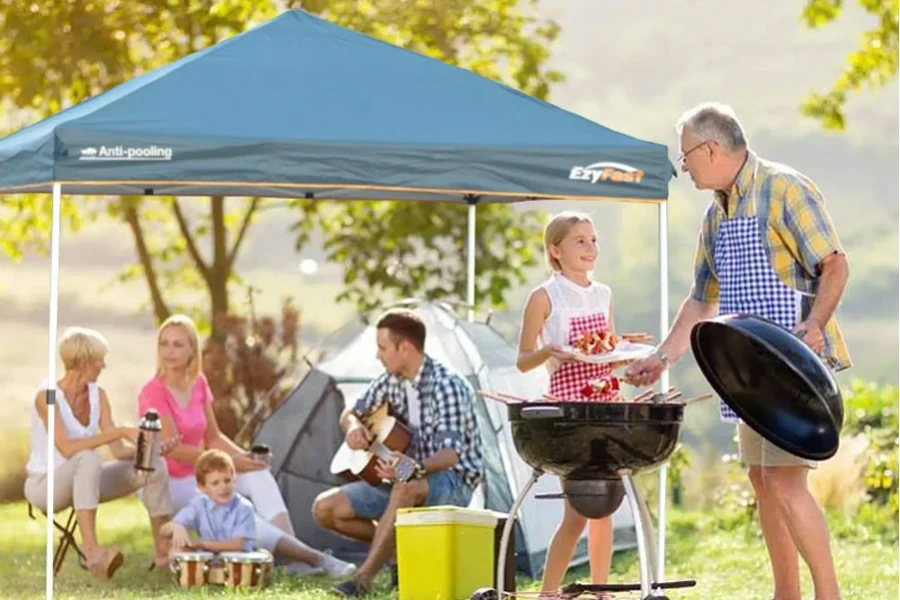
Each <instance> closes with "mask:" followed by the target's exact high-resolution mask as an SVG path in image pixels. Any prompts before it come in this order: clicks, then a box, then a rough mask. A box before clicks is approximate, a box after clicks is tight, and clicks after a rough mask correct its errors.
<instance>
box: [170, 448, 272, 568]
mask: <svg viewBox="0 0 900 600" xmlns="http://www.w3.org/2000/svg"><path fill="white" fill-rule="evenodd" d="M234 480H235V470H234V463H233V462H232V460H231V457H230V456H228V455H227V454H226V453H224V452H222V451H221V450H207V451H206V452H204V453H203V454H201V455H200V458H199V459H197V486H198V487H199V488H200V491H201V492H202V493H201V494H200V495H199V496H197V497H195V498H194V499H193V500H191V502H190V504H188V505H187V506H185V507H184V508H182V509H181V510H180V511H178V514H177V515H175V518H173V519H172V520H171V521H170V522H168V523H166V524H165V525H164V526H163V528H162V530H161V531H162V534H163V535H164V536H167V537H171V538H172V546H171V550H170V552H180V551H183V550H184V549H186V548H192V549H195V550H205V551H207V552H239V551H250V550H253V548H254V546H253V545H254V542H255V541H256V524H255V522H254V512H253V504H251V503H250V501H249V500H247V499H246V498H244V497H242V496H240V495H238V494H236V493H235V492H234ZM189 529H190V530H193V531H195V532H197V536H198V538H199V539H198V541H196V542H192V541H191V539H190V537H189V536H188V530H189Z"/></svg>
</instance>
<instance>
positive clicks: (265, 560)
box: [219, 550, 273, 588]
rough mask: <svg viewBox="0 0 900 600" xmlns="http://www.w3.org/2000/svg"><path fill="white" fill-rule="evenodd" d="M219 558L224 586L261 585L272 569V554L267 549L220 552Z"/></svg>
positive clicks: (254, 586) (252, 586)
mask: <svg viewBox="0 0 900 600" xmlns="http://www.w3.org/2000/svg"><path fill="white" fill-rule="evenodd" d="M219 558H220V559H221V560H222V569H223V571H224V584H225V586H226V587H247V588H259V587H263V586H265V585H266V581H267V579H268V577H269V572H270V571H271V570H272V563H273V560H272V555H271V554H270V553H269V552H268V551H267V550H256V551H254V552H220V553H219Z"/></svg>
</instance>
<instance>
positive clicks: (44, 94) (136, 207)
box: [0, 0, 561, 323]
mask: <svg viewBox="0 0 900 600" xmlns="http://www.w3.org/2000/svg"><path fill="white" fill-rule="evenodd" d="M300 4H302V5H303V8H304V9H306V10H307V11H309V12H312V13H316V14H319V15H322V16H324V17H325V18H327V19H329V20H331V21H334V22H337V23H338V24H341V25H344V26H347V27H351V28H354V29H357V30H359V31H361V32H363V33H367V34H370V35H373V36H375V37H379V38H381V39H385V40H387V41H389V42H392V43H395V44H397V45H400V46H403V47H406V48H410V49H412V50H415V51H417V52H421V53H423V54H426V55H429V56H433V57H436V58H438V59H440V60H443V61H446V62H450V63H453V64H460V65H465V66H467V67H469V68H471V69H473V70H475V71H477V72H478V73H480V74H482V75H485V76H488V77H491V78H493V79H497V80H500V81H504V82H507V83H510V84H511V85H514V86H515V87H517V88H519V89H522V90H524V91H526V92H528V93H530V94H533V95H535V96H538V97H541V98H543V97H546V96H547V93H548V91H549V86H550V84H551V83H552V82H554V81H559V80H560V79H561V76H560V74H559V73H557V72H556V71H552V70H547V69H546V67H545V62H546V59H547V57H548V51H547V46H548V45H549V44H550V43H552V41H553V40H554V39H555V38H556V36H557V34H558V31H559V28H558V26H557V25H556V23H554V22H553V21H541V20H539V19H537V17H535V16H534V15H533V14H532V12H533V9H534V7H535V6H536V5H537V0H477V1H475V0H471V1H470V0H442V2H415V3H412V4H411V3H410V2H408V1H407V0H381V1H378V2H359V1H355V0H352V1H351V0H306V1H305V2H303V3H301V2H296V1H294V2H290V3H289V5H292V6H299V5H300ZM278 6H280V3H276V2H274V1H267V2H257V1H253V0H200V1H198V2H190V3H172V2H169V1H167V0H135V1H134V2H119V3H111V4H101V3H96V2H93V1H91V0H87V1H85V2H43V3H35V2H31V1H30V0H29V1H26V0H0V29H2V30H3V32H4V35H3V36H2V38H0V90H3V92H2V94H3V96H2V97H0V102H3V103H6V104H9V105H12V106H13V107H15V108H17V109H20V110H27V111H29V112H30V114H33V115H34V118H35V120H37V119H38V118H43V117H46V116H48V115H50V114H53V113H55V112H57V111H59V110H60V109H62V108H65V107H67V106H70V105H72V104H75V103H77V102H80V101H81V100H84V99H85V98H87V97H90V96H93V95H95V94H98V93H100V92H102V91H104V90H106V89H109V88H111V87H113V86H115V85H118V84H119V83H122V82H123V81H126V80H128V79H130V78H132V77H134V76H135V75H138V74H140V73H143V72H146V71H149V70H152V69H155V68H157V67H159V66H161V65H164V64H167V63H169V62H172V61H174V60H177V59H179V58H181V57H184V56H187V55H188V54H191V53H193V52H195V51H197V50H199V49H202V48H204V47H206V46H209V45H211V44H215V43H217V42H219V41H221V40H222V39H225V38H227V37H229V36H231V35H234V34H236V33H239V32H241V31H243V30H244V29H246V28H248V27H250V26H253V25H255V24H258V23H260V22H262V21H264V20H266V19H268V18H271V17H272V16H274V15H275V14H276V12H277V10H278ZM37 74H40V75H37ZM291 204H292V205H293V206H295V207H296V208H297V210H298V211H300V214H301V215H302V217H303V218H301V219H299V220H298V224H297V230H298V238H297V244H298V248H299V247H302V245H303V244H304V243H305V241H306V239H307V236H308V233H309V229H310V227H311V226H312V225H313V223H314V222H315V221H314V220H313V218H312V217H313V216H314V214H315V213H316V210H317V208H318V206H319V205H318V204H315V203H312V202H307V201H298V202H292V203H291ZM48 205H49V200H48V199H45V198H39V197H37V196H21V197H18V198H17V199H13V200H4V203H3V205H2V207H0V233H3V234H8V235H4V237H3V242H2V246H0V247H2V250H3V251H4V252H5V253H6V254H7V255H8V256H11V257H13V258H16V257H18V256H21V253H22V252H23V251H25V250H27V249H33V248H34V247H35V246H42V245H46V242H47V239H46V238H47V233H48V231H49V227H48V226H47V225H48V221H49V214H50V212H49V206H48ZM67 206H68V208H67V213H66V214H67V219H66V223H67V224H68V225H69V226H73V225H78V224H80V223H82V222H83V221H85V220H88V219H96V218H113V219H116V220H118V221H119V222H121V223H122V224H123V225H125V226H126V227H128V228H129V230H130V231H131V233H132V236H133V238H134V243H135V251H136V254H137V256H138V264H137V265H134V266H130V267H127V268H126V269H125V270H124V271H123V274H122V276H123V277H124V278H133V277H143V278H144V279H145V281H146V283H147V288H148V291H149V294H150V297H151V302H152V305H153V312H154V315H155V316H156V318H157V319H163V318H165V317H166V316H167V315H168V314H169V313H170V312H171V311H172V310H173V306H176V299H177V297H178V295H179V294H180V293H182V292H184V291H195V290H198V289H199V290H202V291H203V293H204V294H205V296H206V298H207V302H206V303H205V304H207V305H208V306H209V309H210V313H209V317H210V318H209V322H210V323H214V322H215V320H214V318H213V317H214V315H215V314H216V313H218V312H222V311H227V310H228V308H229V305H230V299H229V283H230V282H232V283H233V282H234V281H235V280H236V274H235V272H234V264H235V260H236V258H237V256H238V255H239V252H240V249H241V244H242V242H243V241H244V240H245V239H246V236H247V232H248V230H249V229H250V228H251V227H252V224H253V222H254V218H255V216H256V214H257V212H258V210H259V209H260V206H261V203H260V202H259V199H256V198H254V199H251V200H243V201H240V202H232V201H226V200H225V199H224V198H222V197H213V198H209V199H207V200H205V201H204V203H203V204H201V203H200V202H199V201H198V200H191V201H187V200H181V201H179V200H178V199H174V198H151V199H146V198H122V199H102V200H92V201H90V202H89V203H88V206H89V208H84V206H85V203H84V202H80V203H77V204H75V203H67ZM199 206H203V207H205V210H204V211H199V212H198V211H197V207H199ZM351 206H353V205H351V204H348V205H346V207H347V210H350V207H351ZM388 206H390V207H391V208H389V209H388V210H390V211H397V212H396V214H398V215H400V214H402V213H403V211H404V210H406V209H405V208H404V206H402V205H401V203H391V204H389V205H388ZM429 210H433V211H434V212H435V218H436V219H437V222H445V223H448V224H449V223H452V222H453V219H452V218H451V216H450V215H451V214H455V213H454V212H453V211H455V210H456V209H455V208H452V207H451V208H448V207H445V206H444V205H440V207H438V206H434V207H432V208H431V209H429ZM509 210H510V209H508V208H502V207H501V208H495V209H491V210H490V212H491V214H493V215H495V216H497V217H500V218H506V219H507V220H508V219H509V216H510V215H511V213H509V212H508V211H509ZM447 211H449V212H447ZM348 214H349V213H348ZM369 214H372V210H371V209H364V210H362V215H363V216H364V217H365V215H369ZM354 223H355V224H356V226H358V227H360V228H362V229H363V230H365V229H366V228H367V227H370V226H373V224H372V223H370V222H366V221H354ZM532 233H533V232H532ZM334 235H335V236H338V234H337V233H335V234H334ZM340 239H343V238H341V237H340V236H338V237H337V238H333V239H331V240H329V242H330V247H332V248H335V249H336V248H338V247H339V245H340ZM204 247H206V248H208V250H209V251H208V252H204V251H203V248H204ZM381 249H382V248H381V247H376V248H373V250H376V251H380V250H381ZM335 251H336V250H335ZM498 256H501V257H503V256H504V255H503V254H502V252H501V254H500V255H498ZM489 264H492V265H493V266H492V267H485V266H484V265H483V266H482V275H483V276H484V277H488V278H490V277H491V273H490V271H487V270H485V268H491V269H494V272H495V273H496V274H497V276H496V278H495V281H498V282H499V281H504V280H505V279H508V274H509V273H512V274H515V272H516V267H515V266H514V265H513V264H512V263H507V261H505V260H498V261H494V262H492V263H489ZM348 277H352V276H350V275H348ZM356 277H357V278H359V274H357V275H356ZM386 284H387V285H390V282H386ZM348 297H349V296H348ZM494 297H495V296H494Z"/></svg>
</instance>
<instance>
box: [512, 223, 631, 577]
mask: <svg viewBox="0 0 900 600" xmlns="http://www.w3.org/2000/svg"><path fill="white" fill-rule="evenodd" d="M544 251H545V253H546V258H547V263H548V266H549V267H550V270H551V271H552V272H553V275H552V276H551V277H550V279H549V280H547V281H546V282H544V283H543V284H541V285H540V286H538V287H537V288H536V289H535V290H534V291H533V292H532V293H531V295H530V296H529V298H528V303H527V304H526V305H525V313H524V315H523V318H522V331H521V334H520V337H519V356H518V360H517V366H518V368H519V370H520V371H522V372H525V371H530V370H531V369H534V368H536V367H538V366H540V365H542V364H544V363H547V368H548V370H549V371H550V395H551V396H554V397H556V398H559V399H561V400H564V401H585V402H598V401H599V402H604V401H607V402H608V401H615V400H617V399H618V395H619V392H618V385H616V384H617V380H616V379H615V378H614V377H612V370H613V368H615V367H617V366H621V365H619V364H616V365H610V364H604V365H598V364H594V363H587V362H580V361H576V360H574V357H573V355H572V354H571V353H569V352H567V351H566V350H564V348H565V347H567V346H568V347H572V346H575V345H576V344H577V343H579V341H580V340H581V339H582V336H583V335H584V334H588V335H589V336H592V337H594V339H597V338H603V337H607V336H608V335H609V334H612V335H613V336H614V335H615V330H614V328H613V320H612V290H610V288H609V287H608V286H606V285H603V284H601V283H597V282H595V281H592V280H591V277H590V273H591V270H592V269H593V268H594V263H595V262H596V260H597V233H596V231H595V230H594V224H593V221H591V218H590V217H589V216H588V215H586V214H583V213H576V212H562V213H560V214H558V215H556V216H555V217H553V218H552V219H551V220H550V222H549V223H547V226H546V228H545V229H544ZM593 334H597V336H594V335H593ZM539 337H540V339H541V342H542V345H541V346H540V347H539V348H538V347H537V341H538V338H539ZM629 337H631V336H629ZM635 337H636V338H637V337H639V338H641V341H643V339H644V338H645V337H646V336H635ZM613 339H615V338H614V337H613ZM597 381H603V382H606V383H607V385H599V386H598V385H591V383H592V382H594V383H595V384H596V382H597ZM587 521H588V519H586V518H585V517H583V516H581V515H580V514H578V513H577V512H575V510H574V509H573V508H572V507H571V506H570V505H569V503H568V502H566V505H565V514H564V516H563V521H562V523H560V525H559V527H558V528H557V530H556V533H554V535H553V539H552V540H551V542H550V548H549V550H548V552H547V562H546V565H545V567H544V578H543V581H542V582H541V592H542V593H544V594H555V593H556V591H557V590H558V589H559V586H560V584H561V583H562V579H563V576H564V575H565V573H566V569H567V567H568V564H569V561H570V560H571V559H572V553H573V552H574V551H575V546H576V544H577V543H578V538H579V537H580V536H581V533H582V532H583V531H584V526H585V523H586V522H587ZM588 554H589V556H590V563H591V580H592V582H593V583H595V584H599V583H606V582H607V578H608V577H609V564H610V559H611V557H612V517H604V518H602V519H591V520H590V528H589V529H588Z"/></svg>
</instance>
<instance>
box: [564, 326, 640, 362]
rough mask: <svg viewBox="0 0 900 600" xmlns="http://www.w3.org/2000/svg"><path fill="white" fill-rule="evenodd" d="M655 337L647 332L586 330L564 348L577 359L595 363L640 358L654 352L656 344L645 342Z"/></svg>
mask: <svg viewBox="0 0 900 600" xmlns="http://www.w3.org/2000/svg"><path fill="white" fill-rule="evenodd" d="M652 339H653V337H652V336H651V335H649V334H646V333H626V334H623V335H622V337H621V338H620V337H618V336H616V334H614V333H612V332H609V331H606V332H584V333H582V334H581V336H580V337H579V338H578V339H576V341H575V344H573V345H572V346H566V347H565V348H563V350H565V351H566V352H570V353H571V354H572V356H573V357H574V358H575V360H579V361H582V362H589V363H594V364H599V365H603V364H607V363H614V362H620V361H630V360H640V359H642V358H646V357H648V356H650V355H651V354H653V351H654V350H655V347H654V346H651V345H650V344H647V343H645V342H649V341H652Z"/></svg>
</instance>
